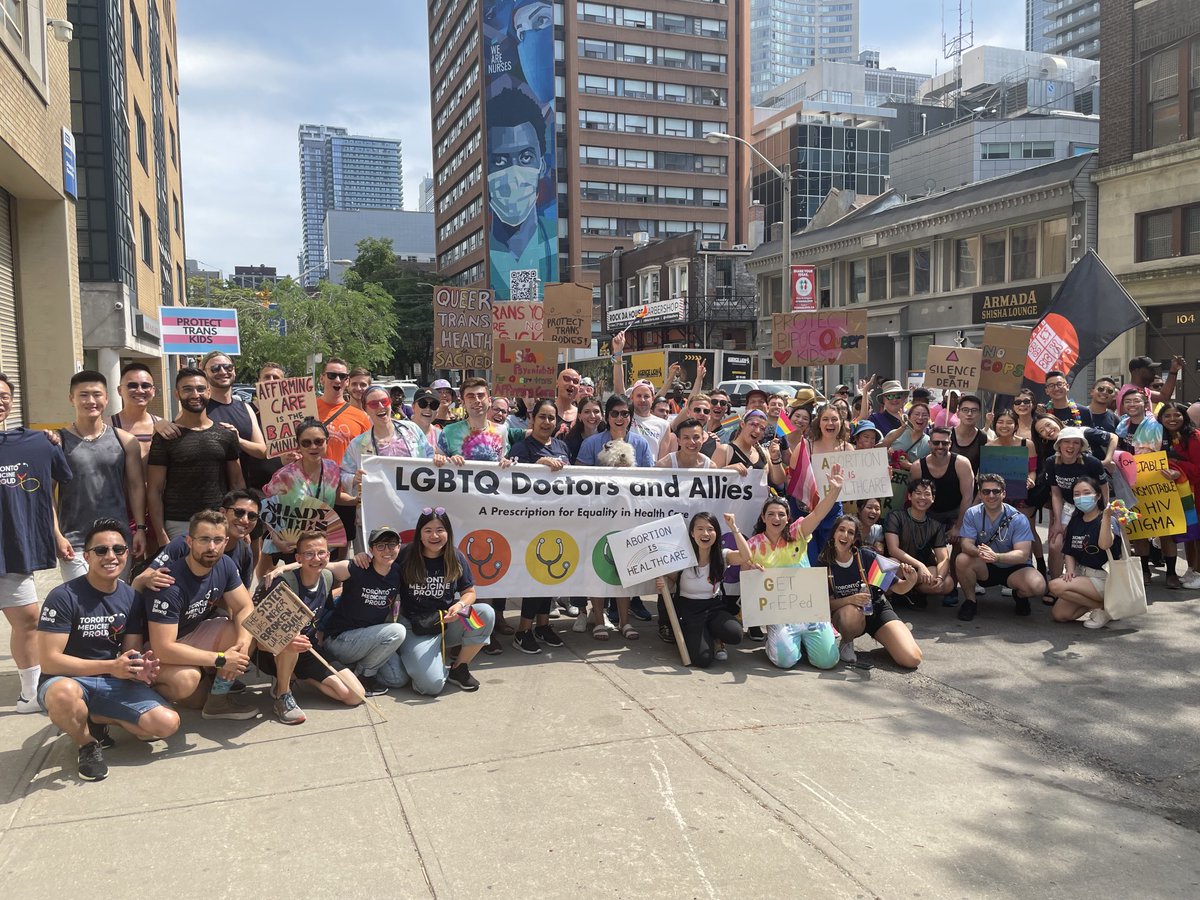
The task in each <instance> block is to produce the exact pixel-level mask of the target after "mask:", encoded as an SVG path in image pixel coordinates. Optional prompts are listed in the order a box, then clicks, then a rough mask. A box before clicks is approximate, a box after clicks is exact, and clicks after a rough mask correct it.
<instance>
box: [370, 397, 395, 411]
mask: <svg viewBox="0 0 1200 900" xmlns="http://www.w3.org/2000/svg"><path fill="white" fill-rule="evenodd" d="M391 408H392V401H391V400H389V399H388V398H387V397H384V398H382V399H379V400H368V401H367V409H391Z"/></svg>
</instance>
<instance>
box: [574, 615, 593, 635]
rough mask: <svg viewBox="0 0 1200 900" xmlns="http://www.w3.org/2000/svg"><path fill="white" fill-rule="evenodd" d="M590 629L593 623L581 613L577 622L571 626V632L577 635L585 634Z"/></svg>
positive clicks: (577, 617)
mask: <svg viewBox="0 0 1200 900" xmlns="http://www.w3.org/2000/svg"><path fill="white" fill-rule="evenodd" d="M590 627H591V623H589V622H588V617H587V616H585V615H584V614H583V613H580V614H579V615H578V616H576V617H575V621H574V622H573V623H572V624H571V630H572V631H573V632H575V633H576V634H583V633H584V632H585V631H587V630H588V629H589V628H590Z"/></svg>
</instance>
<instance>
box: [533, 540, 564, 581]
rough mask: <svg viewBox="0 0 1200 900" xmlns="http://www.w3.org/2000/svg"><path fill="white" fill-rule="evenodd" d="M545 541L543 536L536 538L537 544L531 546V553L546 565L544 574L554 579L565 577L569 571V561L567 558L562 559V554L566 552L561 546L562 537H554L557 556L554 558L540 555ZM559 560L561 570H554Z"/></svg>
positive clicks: (558, 579)
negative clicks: (556, 545)
mask: <svg viewBox="0 0 1200 900" xmlns="http://www.w3.org/2000/svg"><path fill="white" fill-rule="evenodd" d="M545 543H546V539H545V538H538V542H537V546H536V547H534V548H533V555H534V556H535V557H537V561H538V562H540V563H541V564H542V565H543V566H545V567H546V574H548V575H549V576H550V577H551V578H553V579H555V580H556V581H560V580H562V579H563V578H566V577H567V573H568V572H569V571H571V561H570V560H569V559H563V554H564V553H565V552H566V550H565V549H564V548H563V542H562V538H555V539H554V543H556V544H558V556H556V557H554V559H546V558H545V557H543V556H542V545H543V544H545ZM560 560H561V561H562V571H561V572H555V571H554V567H555V565H557V564H558V562H559V561H560Z"/></svg>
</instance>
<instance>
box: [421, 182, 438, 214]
mask: <svg viewBox="0 0 1200 900" xmlns="http://www.w3.org/2000/svg"><path fill="white" fill-rule="evenodd" d="M433 200H434V198H433V176H432V175H426V176H425V177H424V178H422V179H421V187H420V189H419V193H418V195H417V212H423V213H431V212H433Z"/></svg>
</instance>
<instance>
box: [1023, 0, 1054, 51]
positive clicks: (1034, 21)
mask: <svg viewBox="0 0 1200 900" xmlns="http://www.w3.org/2000/svg"><path fill="white" fill-rule="evenodd" d="M1056 2H1057V0H1025V49H1026V50H1028V51H1029V52H1030V53H1045V52H1046V46H1047V44H1049V43H1050V41H1049V39H1048V38H1047V37H1046V25H1047V22H1046V11H1047V10H1048V9H1049V8H1050V7H1052V6H1054V4H1055V3H1056Z"/></svg>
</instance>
